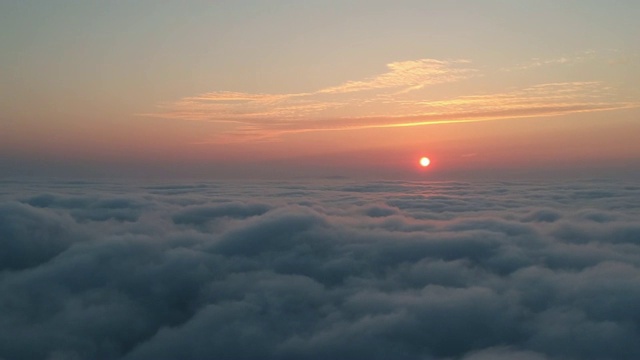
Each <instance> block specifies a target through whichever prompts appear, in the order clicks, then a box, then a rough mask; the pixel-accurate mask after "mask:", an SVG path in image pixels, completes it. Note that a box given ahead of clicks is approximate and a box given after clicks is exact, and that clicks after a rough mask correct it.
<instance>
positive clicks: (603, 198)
mask: <svg viewBox="0 0 640 360" xmlns="http://www.w3.org/2000/svg"><path fill="white" fill-rule="evenodd" d="M4 185H6V191H3V192H2V193H0V259H1V262H0V264H1V265H2V266H1V267H0V358H6V359H14V358H20V359H85V358H109V359H175V358H181V359H204V358H225V359H256V358H261V359H276V358H277V359H300V358H304V359H326V358H349V359H390V358H394V359H464V360H480V359H536V360H537V359H607V358H615V359H636V358H638V357H639V356H640V344H638V342H637V339H638V337H639V336H640V330H639V329H640V308H639V307H638V306H637V304H638V303H640V268H639V266H640V223H639V222H638V220H637V219H638V215H640V187H637V186H635V185H630V184H620V183H611V182H575V183H555V184H553V183H486V184H469V183H461V182H442V183H419V182H376V183H365V184H362V183H348V182H339V181H327V182H324V183H320V182H317V183H303V184H301V183H295V184H294V183H290V184H287V183H261V184H243V185H232V184H229V183H198V184H177V185H175V186H174V185H161V186H146V185H143V184H137V185H134V184H105V183H92V184H83V183H54V184H49V185H47V186H45V185H42V184H37V185H36V186H31V185H29V184H17V183H5V184H4ZM87 194H91V195H87Z"/></svg>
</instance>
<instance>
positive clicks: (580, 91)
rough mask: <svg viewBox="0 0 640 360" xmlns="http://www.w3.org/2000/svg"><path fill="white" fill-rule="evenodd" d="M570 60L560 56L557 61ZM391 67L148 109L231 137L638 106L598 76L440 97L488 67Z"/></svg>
mask: <svg viewBox="0 0 640 360" xmlns="http://www.w3.org/2000/svg"><path fill="white" fill-rule="evenodd" d="M570 61H572V60H568V59H566V58H561V59H559V60H558V59H555V60H553V61H552V62H561V63H565V62H570ZM536 66H537V65H536ZM387 68H388V71H387V72H384V73H382V74H379V75H377V76H373V77H370V78H367V79H364V80H359V81H347V82H345V83H342V84H340V85H337V86H332V87H327V88H323V89H319V90H317V91H314V92H305V93H291V94H264V93H262V94H261V93H257V94H256V93H244V92H228V91H218V92H210V93H204V94H200V95H197V96H192V97H186V98H183V99H181V100H178V101H176V102H173V103H168V104H162V105H160V109H159V111H158V112H155V113H147V114H142V115H144V116H152V117H161V118H169V119H176V120H191V121H208V122H214V123H220V124H223V123H226V124H231V125H230V128H229V127H228V126H227V127H226V128H225V130H224V131H221V132H220V133H218V134H216V137H215V138H214V139H209V140H205V141H202V143H228V142H241V141H249V140H267V139H275V138H278V137H280V136H282V135H285V134H295V133H303V132H317V131H337V130H353V129H366V128H385V127H404V126H422V125H431V124H442V123H456V122H474V121H487V120H496V119H504V118H522V117H532V116H555V115H562V114H569V113H576V112H591V111H605V110H614V109H621V108H627V107H634V106H638V104H636V103H631V102H628V101H624V100H620V99H618V98H617V97H616V96H615V93H614V91H613V89H612V88H610V87H608V86H607V85H606V84H605V83H603V82H599V81H588V82H557V83H543V84H538V85H534V86H528V87H522V88H520V89H510V90H509V91H504V92H495V93H487V94H475V95H472V94H470V95H462V96H457V97H449V98H435V97H434V92H433V89H432V88H431V87H432V86H435V85H438V84H445V83H454V82H462V81H464V80H467V79H469V78H471V77H474V76H478V75H482V74H481V72H480V71H479V70H478V69H476V68H474V67H472V66H471V62H470V61H468V60H453V61H442V60H435V59H420V60H413V61H401V62H394V63H390V64H388V65H387ZM526 68H529V67H526ZM514 69H516V68H514ZM519 69H520V70H523V69H525V67H520V68H519Z"/></svg>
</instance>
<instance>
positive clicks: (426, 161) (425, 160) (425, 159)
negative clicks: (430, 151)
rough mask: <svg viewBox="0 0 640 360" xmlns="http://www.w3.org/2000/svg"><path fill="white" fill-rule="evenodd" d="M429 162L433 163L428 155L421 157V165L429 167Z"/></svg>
mask: <svg viewBox="0 0 640 360" xmlns="http://www.w3.org/2000/svg"><path fill="white" fill-rule="evenodd" d="M429 164H431V160H429V158H428V157H426V156H423V157H421V158H420V166H422V167H427V166H429Z"/></svg>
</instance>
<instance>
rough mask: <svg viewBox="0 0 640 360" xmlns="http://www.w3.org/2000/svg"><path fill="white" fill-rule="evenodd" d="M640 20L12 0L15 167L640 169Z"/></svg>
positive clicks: (612, 8)
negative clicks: (424, 159)
mask: <svg viewBox="0 0 640 360" xmlns="http://www.w3.org/2000/svg"><path fill="white" fill-rule="evenodd" d="M639 18H640V2H638V1H634V0H626V1H623V0H620V1H615V0H607V1H605V0H601V1H591V0H580V1H577V0H576V1H569V0H567V1H546V0H540V1H506V0H502V1H498V0H487V1H394V2H391V1H216V2H212V1H189V2H178V1H173V2H158V1H135V2H134V1H129V2H125V1H117V2H116V1H88V0H87V1H62V0H60V1H57V0H56V1H3V2H2V3H0V30H1V31H0V49H1V51H0V64H2V66H1V67H0V171H2V174H3V175H4V176H23V175H35V176H95V175H99V176H116V177H117V176H124V175H136V176H140V175H148V176H206V177H221V178H222V177H263V176H267V177H282V176H341V175H346V176H374V177H385V178H394V177H418V178H419V177H425V178H437V177H438V176H441V177H447V176H455V174H466V175H467V176H477V177H483V176H487V174H499V173H507V172H511V173H518V172H523V173H528V174H554V173H559V172H563V173H565V174H569V175H571V174H582V173H585V172H587V173H589V174H602V175H609V174H623V175H624V174H627V173H629V172H630V171H631V172H633V171H635V172H636V173H637V172H638V170H639V169H640V141H639V137H638V134H640V110H639V106H640V87H639V86H638V84H639V83H640V41H638V35H640V24H638V20H637V19H639ZM421 155H427V156H429V157H431V159H432V166H431V167H430V168H429V169H427V170H421V169H418V167H417V160H418V158H419V157H420V156H421ZM560 170H562V171H560Z"/></svg>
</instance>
